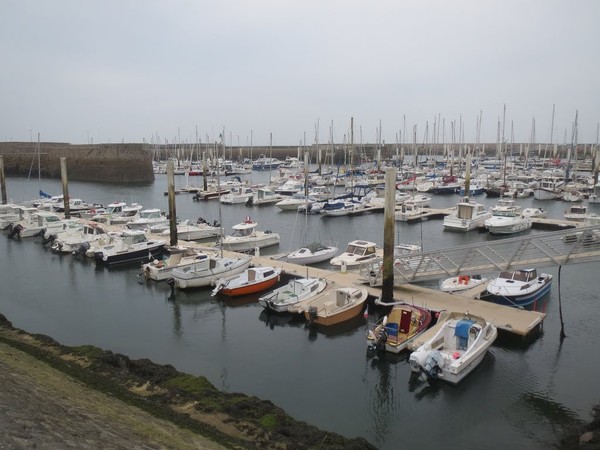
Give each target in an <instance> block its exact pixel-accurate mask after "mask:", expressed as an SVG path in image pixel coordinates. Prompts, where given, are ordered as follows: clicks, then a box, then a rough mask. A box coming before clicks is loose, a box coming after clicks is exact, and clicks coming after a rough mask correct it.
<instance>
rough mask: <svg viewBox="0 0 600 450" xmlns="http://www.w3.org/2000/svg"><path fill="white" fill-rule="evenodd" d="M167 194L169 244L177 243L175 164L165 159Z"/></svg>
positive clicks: (174, 244)
mask: <svg viewBox="0 0 600 450" xmlns="http://www.w3.org/2000/svg"><path fill="white" fill-rule="evenodd" d="M167 194H168V196H169V236H170V244H171V246H173V247H174V246H176V245H177V212H176V210H175V164H174V162H173V160H169V161H167Z"/></svg>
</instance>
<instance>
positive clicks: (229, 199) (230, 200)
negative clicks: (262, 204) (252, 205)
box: [219, 186, 254, 205]
mask: <svg viewBox="0 0 600 450" xmlns="http://www.w3.org/2000/svg"><path fill="white" fill-rule="evenodd" d="M253 195H254V189H252V188H251V187H249V186H239V187H233V188H232V189H231V191H230V192H229V193H228V194H225V195H222V196H221V197H219V200H220V201H221V203H222V204H223V205H239V204H242V203H246V202H247V201H248V199H249V198H250V197H252V196H253Z"/></svg>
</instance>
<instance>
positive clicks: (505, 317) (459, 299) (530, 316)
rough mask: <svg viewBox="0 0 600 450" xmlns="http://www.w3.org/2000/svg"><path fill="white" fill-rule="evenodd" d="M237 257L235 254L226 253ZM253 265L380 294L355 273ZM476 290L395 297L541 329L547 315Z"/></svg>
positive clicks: (519, 328)
mask: <svg viewBox="0 0 600 450" xmlns="http://www.w3.org/2000/svg"><path fill="white" fill-rule="evenodd" d="M224 253H226V254H228V255H230V256H234V255H235V253H233V252H224ZM252 262H253V263H254V264H255V265H260V266H276V267H281V268H282V269H283V270H284V271H285V272H286V273H288V274H291V275H295V276H299V277H305V276H307V274H308V276H311V277H321V278H324V279H326V280H327V281H328V282H329V283H330V285H332V286H340V287H341V286H351V285H361V286H362V287H364V288H366V289H367V290H368V291H369V294H370V295H372V296H375V297H378V296H379V295H381V288H374V287H370V286H368V285H365V284H363V280H362V279H361V277H360V276H359V274H358V273H356V272H351V271H348V272H346V273H342V272H340V271H332V270H326V269H319V268H315V267H307V266H300V265H297V264H291V263H288V262H286V261H283V260H281V259H279V260H277V259H273V258H272V257H271V256H253V257H252ZM479 293H480V292H479V291H478V290H477V291H476V290H473V289H471V290H469V291H465V292H464V293H462V294H460V295H459V294H448V293H446V292H442V291H437V290H434V289H429V288H425V287H422V286H417V285H414V284H404V285H401V286H395V287H394V298H395V299H396V300H403V301H406V302H407V303H414V304H416V305H419V306H423V307H425V308H427V309H429V310H431V311H435V312H439V311H444V310H445V311H458V312H469V313H472V314H474V315H478V316H481V317H484V318H485V319H487V320H489V321H490V322H492V323H493V324H494V325H495V326H496V327H498V329H500V330H504V331H507V332H510V333H513V334H516V335H519V336H527V335H529V334H530V333H531V332H532V331H535V330H537V329H538V328H539V327H541V325H542V322H543V320H544V318H545V317H546V315H545V314H544V313H541V312H537V311H528V310H523V309H518V308H513V307H510V306H503V305H497V304H495V303H490V302H486V301H483V300H477V299H476V298H475V297H476V296H478V295H479Z"/></svg>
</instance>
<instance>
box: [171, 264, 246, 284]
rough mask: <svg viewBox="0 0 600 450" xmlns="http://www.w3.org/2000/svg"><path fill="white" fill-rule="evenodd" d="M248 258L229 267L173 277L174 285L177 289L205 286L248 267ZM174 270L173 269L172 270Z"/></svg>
mask: <svg viewBox="0 0 600 450" xmlns="http://www.w3.org/2000/svg"><path fill="white" fill-rule="evenodd" d="M250 261H251V260H250V258H246V259H244V260H243V261H240V263H239V264H237V265H234V266H233V267H231V268H223V267H222V266H219V267H217V268H216V269H215V270H210V269H206V270H201V271H198V272H194V273H190V274H187V275H186V277H185V278H184V277H176V278H174V286H175V287H176V288H178V289H189V288H197V287H206V286H211V285H213V284H215V283H216V282H217V281H218V280H219V278H222V277H225V276H229V275H236V274H238V273H241V272H243V271H244V270H246V269H247V268H248V267H250ZM174 272H175V271H174Z"/></svg>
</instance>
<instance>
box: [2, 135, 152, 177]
mask: <svg viewBox="0 0 600 450" xmlns="http://www.w3.org/2000/svg"><path fill="white" fill-rule="evenodd" d="M0 155H2V157H3V159H4V172H5V174H6V175H7V176H8V175H13V176H29V175H31V176H32V177H37V176H38V167H39V174H40V176H41V177H43V178H60V176H61V174H60V158H61V157H65V158H66V161H67V175H68V178H69V180H77V181H94V182H109V183H149V182H152V181H154V171H153V169H152V158H153V155H154V152H153V150H152V148H151V147H150V146H149V145H147V144H90V145H72V144H68V143H55V142H41V143H40V144H39V147H38V144H37V143H34V142H32V143H29V142H0ZM38 157H39V160H38Z"/></svg>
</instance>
